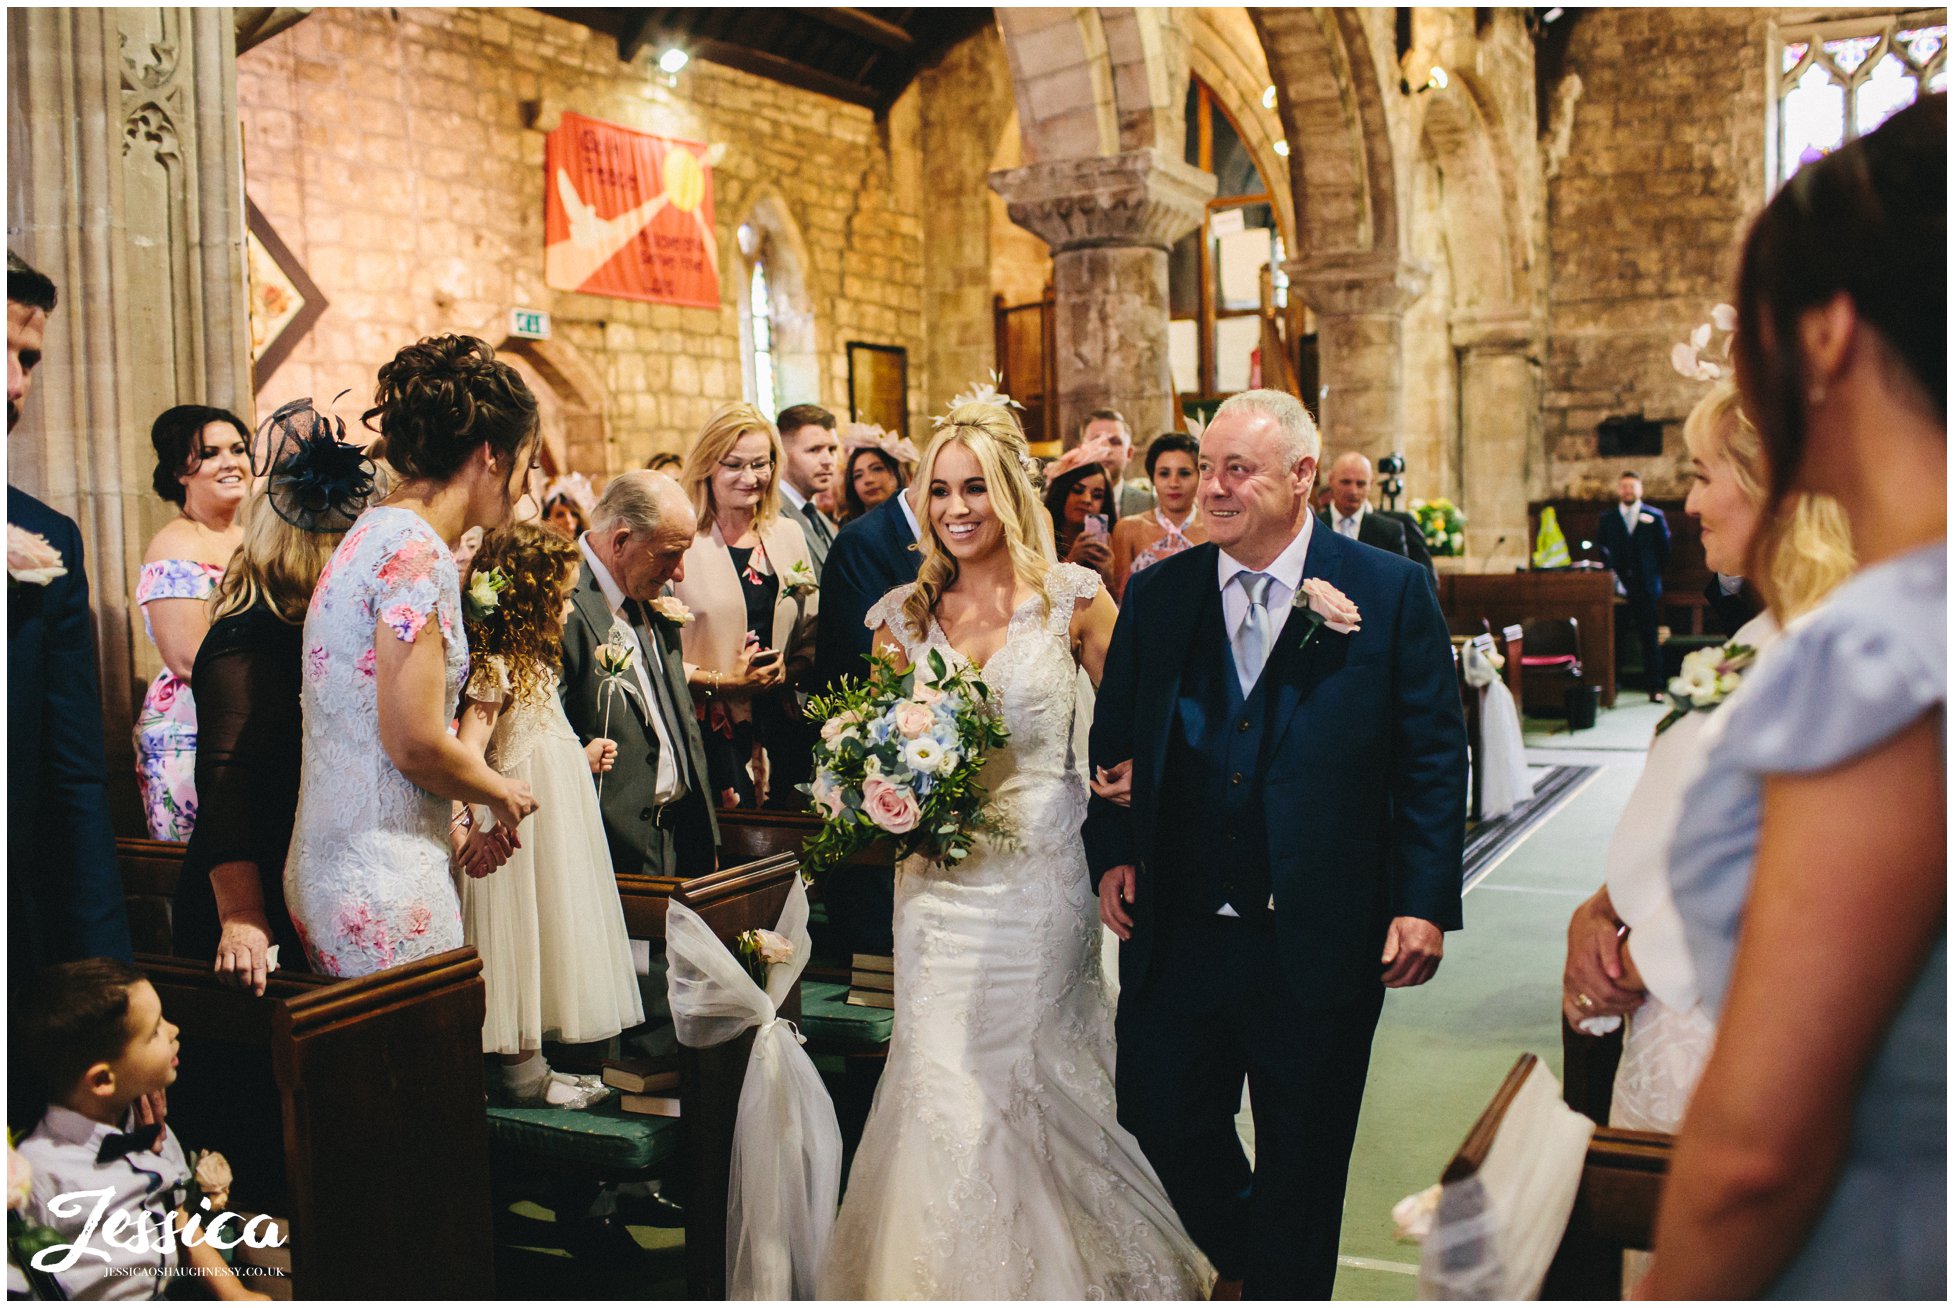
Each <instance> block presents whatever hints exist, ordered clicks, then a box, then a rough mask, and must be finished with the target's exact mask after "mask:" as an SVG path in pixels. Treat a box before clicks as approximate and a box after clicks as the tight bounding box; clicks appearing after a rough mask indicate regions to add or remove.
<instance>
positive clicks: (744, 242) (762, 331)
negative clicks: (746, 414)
mask: <svg viewBox="0 0 1954 1308" xmlns="http://www.w3.org/2000/svg"><path fill="white" fill-rule="evenodd" d="M739 237H740V252H741V253H742V254H744V255H745V256H746V267H747V274H746V304H745V308H746V312H745V313H744V314H743V315H741V316H742V317H744V318H745V319H746V329H747V330H746V332H745V336H746V368H745V369H744V372H745V374H746V398H747V399H748V400H750V401H751V402H752V403H753V405H754V407H755V408H757V409H759V410H760V412H762V413H764V414H767V415H769V416H771V415H773V414H774V413H776V412H778V411H779V406H778V405H777V404H776V403H775V393H776V389H777V388H776V387H775V385H774V379H775V377H776V376H777V374H778V367H777V358H776V352H775V348H774V312H773V292H772V291H771V290H770V289H768V285H767V242H766V238H765V237H764V236H763V235H761V233H760V232H759V231H758V230H756V229H755V228H754V227H753V226H752V225H751V224H748V223H743V224H741V225H740V231H739Z"/></svg>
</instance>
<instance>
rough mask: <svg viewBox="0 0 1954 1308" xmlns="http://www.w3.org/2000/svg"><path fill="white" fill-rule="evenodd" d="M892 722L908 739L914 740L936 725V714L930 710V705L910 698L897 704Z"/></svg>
mask: <svg viewBox="0 0 1954 1308" xmlns="http://www.w3.org/2000/svg"><path fill="white" fill-rule="evenodd" d="M890 722H891V725H893V726H894V727H895V729H896V730H897V731H899V732H901V733H902V735H903V736H904V737H905V738H906V739H909V740H914V739H916V737H918V736H921V735H926V734H927V733H928V732H929V729H930V728H931V727H933V726H935V725H936V715H935V714H934V713H931V712H930V711H929V706H928V705H925V704H918V703H917V702H916V701H914V700H909V701H907V702H905V703H901V704H898V705H896V708H895V713H894V714H893V715H892V716H891V719H890Z"/></svg>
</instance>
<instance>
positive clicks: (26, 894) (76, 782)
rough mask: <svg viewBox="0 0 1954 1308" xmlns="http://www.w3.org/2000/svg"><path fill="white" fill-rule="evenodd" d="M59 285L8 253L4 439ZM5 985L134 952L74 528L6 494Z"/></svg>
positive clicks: (31, 501) (30, 500) (17, 493)
mask: <svg viewBox="0 0 1954 1308" xmlns="http://www.w3.org/2000/svg"><path fill="white" fill-rule="evenodd" d="M54 304H55V290H54V283H53V282H52V281H50V280H48V278H47V277H46V276H44V275H43V274H41V273H39V272H36V271H35V270H34V269H33V268H30V267H28V265H27V264H26V263H24V262H23V261H21V260H20V259H18V258H17V257H15V256H14V254H13V253H12V252H11V251H10V252H9V253H8V255H7V430H8V431H10V432H11V431H12V430H13V429H14V426H15V424H16V423H18V422H19V421H20V406H21V403H22V401H24V400H25V399H26V398H27V391H28V386H29V382H30V380H31V378H32V376H33V372H34V366H35V365H36V364H38V363H39V362H40V361H41V348H42V343H43V340H44V338H45V336H46V332H47V318H48V314H50V313H52V312H53V311H54ZM7 678H8V680H7V763H8V768H9V771H8V777H7V945H8V968H7V983H8V989H9V991H13V990H17V989H19V987H20V984H21V983H22V982H23V981H24V980H25V979H26V978H27V977H29V976H31V975H33V973H34V972H35V970H36V969H38V968H40V967H42V966H45V965H47V964H50V963H64V962H68V961H70V960H73V959H77V958H120V959H127V958H129V957H130V956H131V950H130V947H129V921H128V916H127V913H126V911H125V909H124V907H123V903H122V876H121V872H120V870H119V869H118V868H117V866H116V859H115V833H114V831H113V829H112V828H111V827H110V826H109V809H108V792H107V788H106V781H105V778H106V775H107V767H106V764H105V763H104V762H103V752H102V686H101V674H100V671H99V669H98V666H97V664H96V660H95V626H94V619H93V618H92V617H91V616H90V614H89V610H88V576H87V573H86V571H85V570H84V568H83V561H82V547H81V529H80V528H79V527H77V526H76V525H75V522H74V520H73V519H72V518H69V517H67V516H65V515H63V514H60V513H57V512H56V511H55V510H53V509H52V508H49V507H48V506H47V505H45V504H43V503H41V501H39V500H37V499H35V498H34V497H33V496H32V495H29V494H28V493H27V492H25V491H23V490H20V489H18V488H17V487H15V486H12V485H9V486H8V487H7Z"/></svg>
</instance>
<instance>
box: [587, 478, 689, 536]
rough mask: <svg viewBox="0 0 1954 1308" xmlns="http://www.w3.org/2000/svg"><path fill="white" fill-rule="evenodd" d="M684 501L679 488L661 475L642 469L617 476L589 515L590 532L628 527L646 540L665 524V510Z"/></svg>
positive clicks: (675, 483)
mask: <svg viewBox="0 0 1954 1308" xmlns="http://www.w3.org/2000/svg"><path fill="white" fill-rule="evenodd" d="M684 498H685V492H684V491H682V490H680V489H679V484H678V483H677V482H675V481H673V480H672V479H671V478H670V477H667V476H666V475H665V474H664V473H662V472H650V471H648V470H646V469H643V468H637V469H633V470H632V471H630V472H620V473H619V474H618V475H617V476H615V477H613V478H611V484H610V485H608V486H606V487H604V494H603V496H602V497H601V498H600V499H599V500H598V501H597V507H596V509H594V510H592V512H591V515H590V529H591V530H592V531H593V532H604V531H615V530H616V529H617V528H619V527H629V528H630V529H631V530H632V531H634V532H637V533H638V534H640V535H645V536H649V535H650V534H651V533H652V532H654V531H656V530H657V529H658V524H659V523H660V522H662V521H663V520H664V518H665V512H666V509H667V507H668V506H669V505H670V504H671V503H672V502H673V501H674V500H677V501H683V500H684Z"/></svg>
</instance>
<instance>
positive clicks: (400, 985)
mask: <svg viewBox="0 0 1954 1308" xmlns="http://www.w3.org/2000/svg"><path fill="white" fill-rule="evenodd" d="M136 966H137V967H138V968H140V969H141V970H142V971H143V973H144V974H145V975H147V976H148V977H149V979H150V980H151V981H152V982H153V983H154V984H155V986H156V989H157V992H158V993H159V994H160V995H161V997H162V1001H163V1011H164V1012H165V1013H166V1014H168V1015H169V1018H170V1020H171V1021H173V1022H175V1023H177V1024H178V1025H179V1026H180V1027H181V1028H182V1030H183V1034H182V1042H183V1055H182V1057H183V1077H182V1079H181V1080H180V1081H179V1082H178V1084H177V1086H176V1087H175V1088H173V1089H172V1090H171V1091H170V1118H171V1124H172V1126H173V1127H174V1128H175V1129H176V1130H177V1132H178V1133H179V1134H180V1135H181V1136H182V1138H183V1139H184V1141H185V1143H186V1145H187V1146H188V1147H190V1148H215V1149H218V1150H220V1151H222V1152H224V1153H225V1154H226V1156H227V1157H229V1158H230V1159H231V1161H232V1163H233V1165H234V1167H235V1170H236V1173H237V1181H236V1185H235V1187H234V1194H235V1197H236V1202H237V1204H238V1205H239V1206H240V1207H242V1208H248V1209H255V1210H258V1211H264V1212H271V1213H275V1214H277V1215H279V1216H281V1217H286V1218H289V1219H290V1223H291V1226H290V1230H291V1239H292V1248H291V1255H292V1277H293V1285H292V1289H293V1291H294V1294H295V1295H296V1297H299V1298H307V1299H312V1298H330V1299H354V1298H359V1299H365V1298H405V1299H416V1298H444V1299H445V1298H485V1297H488V1296H490V1295H492V1294H493V1293H494V1289H495V1284H494V1258H493V1247H492V1241H491V1235H490V1222H489V1202H488V1194H489V1190H488V1181H489V1176H488V1142H487V1130H486V1123H485V1116H484V1101H483V1089H482V1059H481V1035H480V1032H481V1023H482V1014H483V987H482V979H481V971H482V965H481V960H480V959H479V958H478V957H477V956H476V954H475V951H474V950H473V949H472V948H464V949H456V950H450V951H448V952H446V953H442V954H435V955H432V956H430V957H428V958H423V959H418V960H416V961H414V962H411V963H405V964H402V965H401V966H399V967H394V968H388V969H387V970H386V971H384V972H377V973H374V974H373V975H371V976H365V977H356V978H349V979H345V980H340V979H335V978H332V977H323V976H317V975H313V974H310V973H302V972H293V971H289V970H284V969H281V970H279V971H277V972H275V973H273V974H272V976H271V980H270V982H269V984H268V987H267V991H266V993H265V995H264V996H263V997H262V998H260V997H256V996H253V995H250V994H246V993H244V992H241V991H238V990H234V989H231V988H229V987H228V986H225V985H222V984H220V983H219V982H218V981H217V980H216V978H215V977H213V976H212V975H211V971H210V963H209V961H208V960H189V959H177V958H171V957H168V956H166V955H160V954H138V955H137V957H136ZM267 1146H269V1147H267Z"/></svg>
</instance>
